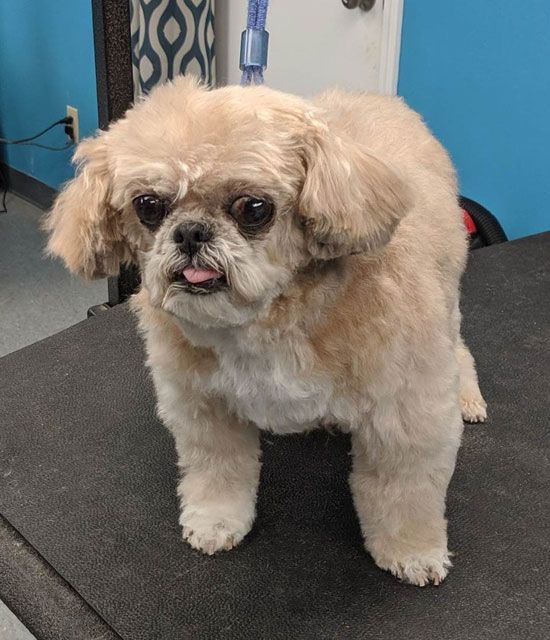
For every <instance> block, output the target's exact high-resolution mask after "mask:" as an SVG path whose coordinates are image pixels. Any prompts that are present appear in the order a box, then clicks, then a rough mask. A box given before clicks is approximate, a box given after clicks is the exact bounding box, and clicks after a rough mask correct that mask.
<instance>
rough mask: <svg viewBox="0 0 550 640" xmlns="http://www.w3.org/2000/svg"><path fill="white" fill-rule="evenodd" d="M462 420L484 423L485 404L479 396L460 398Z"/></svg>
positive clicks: (462, 396) (485, 418)
mask: <svg viewBox="0 0 550 640" xmlns="http://www.w3.org/2000/svg"><path fill="white" fill-rule="evenodd" d="M460 410H461V412H462V419H463V420H465V421H466V422H485V420H487V403H486V402H485V400H484V399H483V397H482V396H481V395H475V396H469V395H464V394H463V395H461V396H460Z"/></svg>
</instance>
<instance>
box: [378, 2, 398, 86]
mask: <svg viewBox="0 0 550 640" xmlns="http://www.w3.org/2000/svg"><path fill="white" fill-rule="evenodd" d="M380 1H381V2H383V3H384V8H383V12H382V36H381V40H380V63H379V70H378V91H379V92H380V93H383V94H386V95H390V96H394V95H397V83H398V81H399V56H400V54H401V28H402V25H403V4H404V0H380Z"/></svg>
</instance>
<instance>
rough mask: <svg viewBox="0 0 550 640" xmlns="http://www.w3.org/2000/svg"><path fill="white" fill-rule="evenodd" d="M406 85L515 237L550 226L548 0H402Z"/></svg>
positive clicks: (466, 182) (473, 188)
mask: <svg viewBox="0 0 550 640" xmlns="http://www.w3.org/2000/svg"><path fill="white" fill-rule="evenodd" d="M399 93H400V95H402V96H404V97H405V99H406V100H407V101H408V103H409V104H410V105H411V106H412V107H413V108H414V109H416V110H417V111H419V112H420V113H422V114H423V116H424V117H425V119H426V121H427V123H428V125H429V126H430V127H431V128H432V130H433V131H434V133H435V134H436V135H437V137H438V138H439V139H440V140H441V141H442V142H443V144H444V145H445V146H446V147H447V149H449V151H450V152H451V155H452V157H453V159H454V161H455V163H456V165H457V168H458V173H459V178H460V184H461V190H462V192H463V194H464V195H467V196H469V197H471V198H474V199H475V200H479V201H480V202H481V203H482V204H484V205H485V206H487V207H488V208H489V209H490V210H492V211H493V213H495V214H496V215H497V216H498V218H499V219H500V221H501V223H502V224H503V226H504V228H505V231H506V232H507V233H508V235H509V237H511V238H514V237H518V236H524V235H528V234H530V233H535V232H537V231H542V230H546V229H549V228H550V3H549V2H548V0H529V2H527V3H521V2H517V1H516V2H512V1H511V0H461V1H460V2H452V1H450V0H405V12H404V18H403V38H402V44H401V64H400V70H399Z"/></svg>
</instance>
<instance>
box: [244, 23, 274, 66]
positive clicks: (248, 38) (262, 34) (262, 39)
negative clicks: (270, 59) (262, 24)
mask: <svg viewBox="0 0 550 640" xmlns="http://www.w3.org/2000/svg"><path fill="white" fill-rule="evenodd" d="M268 43H269V33H268V32H267V31H259V30H258V29H247V30H246V31H243V32H242V34H241V59H240V63H239V66H240V68H241V70H242V69H244V68H245V67H252V66H253V67H262V69H265V68H266V67H267V48H268Z"/></svg>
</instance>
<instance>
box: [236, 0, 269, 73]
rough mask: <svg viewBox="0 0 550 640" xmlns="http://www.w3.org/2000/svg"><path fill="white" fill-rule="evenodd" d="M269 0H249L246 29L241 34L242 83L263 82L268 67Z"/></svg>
mask: <svg viewBox="0 0 550 640" xmlns="http://www.w3.org/2000/svg"><path fill="white" fill-rule="evenodd" d="M268 4H269V0H249V2H248V20H247V24H246V31H243V32H242V35H241V58H240V65H239V66H240V68H241V70H242V72H243V74H242V77H241V84H242V85H247V84H252V83H254V84H263V81H264V69H265V68H266V67H267V47H268V43H269V33H268V32H267V31H266V30H265V19H266V16H267V6H268Z"/></svg>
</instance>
